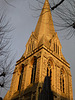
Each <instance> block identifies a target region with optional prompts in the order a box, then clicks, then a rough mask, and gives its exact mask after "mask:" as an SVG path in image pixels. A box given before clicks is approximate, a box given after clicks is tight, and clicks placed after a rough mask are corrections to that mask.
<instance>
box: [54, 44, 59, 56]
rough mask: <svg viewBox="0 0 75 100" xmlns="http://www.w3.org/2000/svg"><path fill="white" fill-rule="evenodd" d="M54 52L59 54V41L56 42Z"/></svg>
mask: <svg viewBox="0 0 75 100" xmlns="http://www.w3.org/2000/svg"><path fill="white" fill-rule="evenodd" d="M54 52H56V53H57V54H58V55H59V46H58V45H57V43H54Z"/></svg>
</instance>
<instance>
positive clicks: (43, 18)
mask: <svg viewBox="0 0 75 100" xmlns="http://www.w3.org/2000/svg"><path fill="white" fill-rule="evenodd" d="M54 33H55V30H54V25H53V20H52V15H51V11H50V5H49V2H48V0H45V3H44V6H43V8H42V11H41V14H40V16H39V20H38V23H37V25H36V28H35V31H34V34H35V36H36V37H38V39H40V38H41V37H42V36H43V35H45V36H48V37H51V35H52V34H54Z"/></svg>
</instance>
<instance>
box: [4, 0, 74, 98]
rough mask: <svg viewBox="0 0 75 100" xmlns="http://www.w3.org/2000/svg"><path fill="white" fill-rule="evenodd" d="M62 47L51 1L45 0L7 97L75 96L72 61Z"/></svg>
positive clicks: (16, 68) (18, 62)
mask: <svg viewBox="0 0 75 100" xmlns="http://www.w3.org/2000/svg"><path fill="white" fill-rule="evenodd" d="M61 50H62V46H61V43H60V41H59V38H58V36H57V33H56V32H55V30H54V25H53V20H52V16H51V11H50V6H49V2H48V0H45V3H44V6H43V9H42V12H41V14H40V17H39V20H38V22H37V25H36V28H35V31H34V32H32V34H31V36H30V38H29V40H28V42H27V44H26V50H25V53H24V54H23V56H22V57H21V59H20V60H19V61H17V63H16V67H15V70H14V74H13V78H12V82H11V87H10V90H9V91H8V92H7V94H6V96H5V98H4V100H73V93H72V76H71V72H70V65H69V63H68V62H67V61H66V60H65V58H64V56H63V54H62V51H61Z"/></svg>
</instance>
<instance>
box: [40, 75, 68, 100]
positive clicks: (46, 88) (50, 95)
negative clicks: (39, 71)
mask: <svg viewBox="0 0 75 100" xmlns="http://www.w3.org/2000/svg"><path fill="white" fill-rule="evenodd" d="M50 79H51V78H50V77H49V76H46V77H45V80H44V84H43V88H42V90H41V92H39V97H38V100H70V98H69V97H68V98H64V97H63V96H61V95H58V94H57V93H55V92H53V91H52V90H51V80H50Z"/></svg>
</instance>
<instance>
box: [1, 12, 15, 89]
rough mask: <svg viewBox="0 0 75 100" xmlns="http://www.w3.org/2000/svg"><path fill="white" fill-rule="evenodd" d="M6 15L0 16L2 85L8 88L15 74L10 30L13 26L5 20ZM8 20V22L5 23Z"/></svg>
mask: <svg viewBox="0 0 75 100" xmlns="http://www.w3.org/2000/svg"><path fill="white" fill-rule="evenodd" d="M5 18H6V16H4V14H3V15H1V17H0V87H1V88H4V89H7V88H8V87H9V83H10V81H11V76H12V74H13V70H14V67H13V64H12V62H13V58H12V55H11V49H10V47H11V46H10V45H11V43H10V40H11V38H10V35H9V32H10V31H11V30H12V28H11V27H10V25H9V21H8V22H6V21H5ZM5 22H6V24H5Z"/></svg>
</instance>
